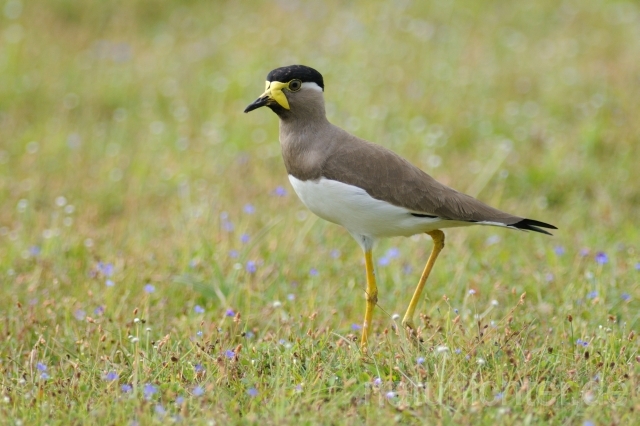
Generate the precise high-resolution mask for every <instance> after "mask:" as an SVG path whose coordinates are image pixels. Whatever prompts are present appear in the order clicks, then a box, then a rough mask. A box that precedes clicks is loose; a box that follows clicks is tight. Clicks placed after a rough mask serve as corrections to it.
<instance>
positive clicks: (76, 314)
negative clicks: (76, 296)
mask: <svg viewBox="0 0 640 426" xmlns="http://www.w3.org/2000/svg"><path fill="white" fill-rule="evenodd" d="M73 316H74V317H76V319H77V320H78V321H83V320H84V319H85V318H86V316H87V313H86V312H85V311H83V310H82V309H76V311H75V312H74V313H73Z"/></svg>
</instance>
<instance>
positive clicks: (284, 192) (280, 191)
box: [273, 186, 287, 197]
mask: <svg viewBox="0 0 640 426" xmlns="http://www.w3.org/2000/svg"><path fill="white" fill-rule="evenodd" d="M273 195H275V196H277V197H286V196H287V190H286V189H284V187H282V186H277V187H276V189H274V190H273Z"/></svg>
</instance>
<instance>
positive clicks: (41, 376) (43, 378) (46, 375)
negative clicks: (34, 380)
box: [40, 373, 51, 380]
mask: <svg viewBox="0 0 640 426" xmlns="http://www.w3.org/2000/svg"><path fill="white" fill-rule="evenodd" d="M50 377H51V376H49V374H47V373H42V374H40V378H41V379H42V380H49V378H50Z"/></svg>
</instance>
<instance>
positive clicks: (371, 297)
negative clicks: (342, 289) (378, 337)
mask: <svg viewBox="0 0 640 426" xmlns="http://www.w3.org/2000/svg"><path fill="white" fill-rule="evenodd" d="M364 264H365V268H366V270H367V294H366V298H367V309H366V311H365V313H364V324H363V325H362V339H361V340H360V347H361V348H362V349H363V350H366V347H367V339H368V337H369V333H370V331H371V320H372V318H373V308H374V307H375V306H376V304H377V303H378V286H377V285H376V275H375V272H374V270H373V259H372V257H371V250H366V251H365V252H364Z"/></svg>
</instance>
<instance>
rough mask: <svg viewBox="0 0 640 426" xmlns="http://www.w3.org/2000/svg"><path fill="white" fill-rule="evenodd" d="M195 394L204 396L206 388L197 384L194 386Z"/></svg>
mask: <svg viewBox="0 0 640 426" xmlns="http://www.w3.org/2000/svg"><path fill="white" fill-rule="evenodd" d="M192 393H193V396H202V395H204V389H203V388H202V386H196V387H195V388H193V392H192Z"/></svg>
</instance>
